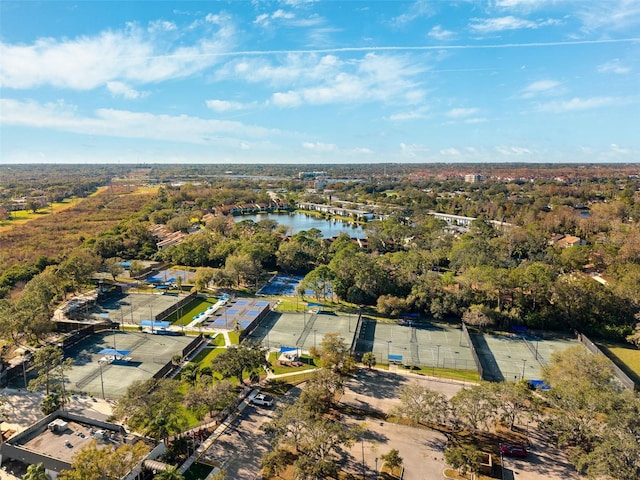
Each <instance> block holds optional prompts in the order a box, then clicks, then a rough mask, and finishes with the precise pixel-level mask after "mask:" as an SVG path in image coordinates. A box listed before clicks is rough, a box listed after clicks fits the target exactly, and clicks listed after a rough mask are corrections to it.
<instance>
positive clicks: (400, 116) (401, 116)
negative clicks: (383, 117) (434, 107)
mask: <svg viewBox="0 0 640 480" xmlns="http://www.w3.org/2000/svg"><path fill="white" fill-rule="evenodd" d="M427 110H428V108H426V107H422V108H418V109H416V110H409V111H406V112H399V113H394V114H392V115H389V120H391V121H392V122H402V121H407V120H416V119H419V118H426V116H427V115H426V112H427Z"/></svg>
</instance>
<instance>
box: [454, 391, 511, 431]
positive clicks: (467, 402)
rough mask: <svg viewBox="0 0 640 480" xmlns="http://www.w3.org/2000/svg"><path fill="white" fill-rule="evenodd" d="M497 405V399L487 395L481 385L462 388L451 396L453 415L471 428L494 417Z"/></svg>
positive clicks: (474, 428) (485, 424) (484, 424)
mask: <svg viewBox="0 0 640 480" xmlns="http://www.w3.org/2000/svg"><path fill="white" fill-rule="evenodd" d="M498 407H499V405H498V401H497V399H496V398H495V397H493V396H491V395H487V392H486V389H485V388H484V387H483V386H474V387H471V388H463V389H462V390H460V391H458V393H456V394H455V395H454V396H453V397H452V398H451V408H452V415H453V417H454V418H455V419H457V420H458V421H459V422H461V423H462V424H463V425H465V426H467V427H468V428H471V429H473V430H476V429H478V428H480V427H481V426H485V427H486V426H487V425H488V423H489V422H490V421H491V420H493V419H495V418H496V417H497V414H498Z"/></svg>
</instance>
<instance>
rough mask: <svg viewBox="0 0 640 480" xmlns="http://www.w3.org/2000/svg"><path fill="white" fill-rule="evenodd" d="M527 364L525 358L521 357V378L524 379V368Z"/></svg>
mask: <svg viewBox="0 0 640 480" xmlns="http://www.w3.org/2000/svg"><path fill="white" fill-rule="evenodd" d="M526 365H527V359H526V358H523V359H522V379H523V380H524V368H525V366H526Z"/></svg>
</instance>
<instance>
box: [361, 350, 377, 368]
mask: <svg viewBox="0 0 640 480" xmlns="http://www.w3.org/2000/svg"><path fill="white" fill-rule="evenodd" d="M362 363H363V364H364V365H366V366H367V368H368V369H369V370H371V369H372V368H373V367H375V366H376V363H377V360H376V355H375V354H374V353H373V352H366V353H365V354H364V355H362Z"/></svg>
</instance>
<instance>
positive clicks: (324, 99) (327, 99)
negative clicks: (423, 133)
mask: <svg viewBox="0 0 640 480" xmlns="http://www.w3.org/2000/svg"><path fill="white" fill-rule="evenodd" d="M324 59H326V57H323V60H324ZM308 60H309V58H308V57H305V62H304V63H305V64H306V63H308ZM425 69H426V67H425V66H423V65H418V64H415V63H413V61H412V60H411V59H410V58H409V57H405V56H393V55H377V54H372V53H370V54H367V55H365V56H364V57H363V58H362V59H361V60H358V61H352V62H349V63H345V62H339V61H337V59H335V57H333V56H329V61H326V62H324V61H321V62H320V63H317V64H315V65H311V68H309V67H308V66H306V67H305V66H304V64H301V63H300V62H298V61H297V60H296V61H294V62H293V63H291V64H290V65H281V66H279V67H277V68H272V67H270V66H265V65H263V68H259V67H258V68H248V69H247V72H251V77H249V78H256V77H258V78H261V77H262V78H264V76H265V75H277V77H271V78H277V79H278V80H280V79H281V78H295V79H296V81H297V82H298V83H301V84H302V83H304V84H305V85H304V86H301V87H300V88H297V89H289V90H287V91H283V92H275V93H274V94H273V95H272V97H271V103H273V104H275V105H278V106H283V107H292V106H299V105H302V104H311V105H326V104H332V103H354V102H360V103H362V102H385V103H390V104H397V105H402V104H409V105H415V104H419V103H421V102H422V101H423V99H424V96H425V95H426V92H425V91H424V90H423V89H422V88H421V86H420V84H419V83H418V80H419V78H418V77H419V74H420V73H422V72H423V71H424V70H425ZM319 73H321V75H320V74H319Z"/></svg>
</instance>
